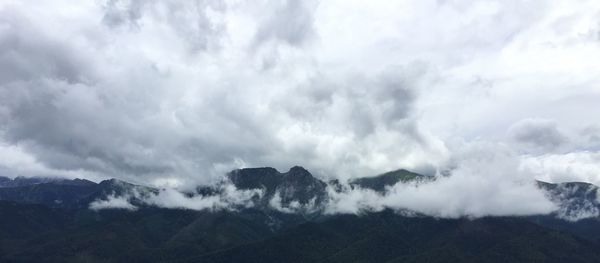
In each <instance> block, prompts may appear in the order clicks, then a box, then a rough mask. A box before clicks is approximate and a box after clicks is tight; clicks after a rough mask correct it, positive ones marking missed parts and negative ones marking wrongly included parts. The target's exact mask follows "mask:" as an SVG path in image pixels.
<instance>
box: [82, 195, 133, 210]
mask: <svg viewBox="0 0 600 263" xmlns="http://www.w3.org/2000/svg"><path fill="white" fill-rule="evenodd" d="M128 199H129V198H128V197H127V196H115V195H109V196H107V197H106V199H98V200H95V201H93V202H91V203H90V205H89V207H90V209H92V210H96V211H97V210H103V209H124V210H130V211H135V210H137V209H138V208H137V206H134V205H132V204H131V203H130V202H129V200H128Z"/></svg>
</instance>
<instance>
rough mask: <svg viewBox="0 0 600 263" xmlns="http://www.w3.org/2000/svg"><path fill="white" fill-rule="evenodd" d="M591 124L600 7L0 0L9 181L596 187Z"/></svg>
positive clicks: (597, 153)
mask: <svg viewBox="0 0 600 263" xmlns="http://www.w3.org/2000/svg"><path fill="white" fill-rule="evenodd" d="M598 116H600V1H597V0H588V1H585V0H553V1H547V0H528V1H522V0H519V1H516V0H514V1H513V0H502V1H500V0H498V1H472V0H471V1H463V0H436V1H433V0H432V1H430V0H418V1H417V0H415V1H348V0H339V1H336V0H330V1H321V2H317V1H310V0H309V1H306V0H304V1H292V0H290V1H210V0H208V1H189V0H185V1H184V0H182V1H153V0H146V1H144V0H131V1H99V0H98V1H33V0H32V1H26V0H15V1H12V0H3V1H1V2H0V174H1V175H5V176H9V177H14V176H18V175H23V176H33V175H48V176H68V177H84V178H88V179H92V180H99V179H103V178H108V177H116V178H121V179H124V180H129V181H133V182H138V183H145V184H153V185H165V184H172V185H181V184H195V183H205V182H209V181H211V180H213V179H214V178H215V177H216V176H218V175H220V174H223V173H224V172H226V171H229V170H231V169H234V168H239V167H254V166H272V167H276V168H277V169H280V170H287V169H288V168H289V167H291V166H293V165H301V166H304V167H306V168H307V169H309V170H310V171H311V172H313V173H315V174H317V175H319V176H322V177H342V178H349V177H353V176H365V175H375V174H378V173H381V172H385V171H388V170H393V169H397V168H408V169H412V170H416V171H419V172H423V173H429V174H435V173H436V172H438V171H447V170H452V171H459V172H458V173H457V174H459V176H458V177H460V175H461V174H462V175H463V177H464V176H465V174H475V175H476V176H479V177H476V178H491V179H489V180H487V181H486V183H485V184H483V185H488V186H490V187H491V186H492V185H491V184H490V182H491V183H493V182H496V181H501V180H503V178H505V177H508V178H513V179H514V178H515V177H514V176H515V175H514V174H518V178H520V179H519V180H521V179H522V178H529V179H533V178H537V179H542V180H546V181H553V182H560V181H587V182H592V183H596V184H600V118H599V117H598ZM507 160H509V161H507ZM469 176H471V175H469ZM469 178H471V177H469ZM469 180H470V181H473V178H471V179H469ZM472 197H473V196H470V197H465V198H467V199H468V198H472ZM465 200H466V199H465Z"/></svg>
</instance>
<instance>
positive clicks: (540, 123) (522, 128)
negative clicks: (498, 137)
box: [508, 119, 568, 152]
mask: <svg viewBox="0 0 600 263" xmlns="http://www.w3.org/2000/svg"><path fill="white" fill-rule="evenodd" d="M508 134H509V137H510V138H511V139H512V140H513V141H514V142H515V143H517V144H520V146H522V147H523V150H524V151H526V152H549V151H552V150H555V149H557V148H559V147H561V146H563V145H565V144H566V143H568V139H567V137H566V136H565V135H563V134H562V132H561V131H559V130H558V127H557V124H556V122H554V121H551V120H544V119H525V120H521V121H519V122H517V123H515V124H513V125H512V126H510V128H509V129H508Z"/></svg>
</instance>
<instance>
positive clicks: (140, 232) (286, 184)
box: [0, 167, 600, 262]
mask: <svg viewBox="0 0 600 263" xmlns="http://www.w3.org/2000/svg"><path fill="white" fill-rule="evenodd" d="M229 178H230V179H231V181H232V182H233V183H234V184H235V185H236V186H237V188H239V189H257V188H258V189H263V190H264V192H265V194H264V196H263V197H260V198H257V200H255V203H256V205H255V206H254V207H253V208H246V209H240V210H236V211H225V210H222V211H209V210H205V211H192V210H182V209H163V208H157V207H153V206H148V205H144V204H143V203H142V202H140V200H135V199H132V200H130V201H131V202H132V203H134V204H135V205H136V206H138V207H140V209H138V210H136V211H127V210H100V211H93V210H89V209H87V206H88V204H89V202H91V201H93V200H96V199H99V198H100V199H102V198H105V197H106V196H107V195H121V194H124V193H130V192H131V191H132V190H133V189H136V191H138V192H142V193H146V194H151V193H155V192H156V191H158V190H157V189H152V188H148V187H141V186H136V185H132V184H128V183H125V182H120V181H116V180H107V181H103V182H101V183H99V184H96V183H93V182H89V181H84V180H62V181H53V180H46V179H43V180H42V179H39V180H35V179H25V178H20V179H17V180H10V179H3V178H1V177H0V200H4V201H0V262H600V244H599V243H598V240H599V237H600V224H599V222H600V221H598V219H597V218H591V219H585V220H581V221H577V222H569V221H565V220H562V219H557V218H555V217H554V216H537V217H525V218H516V217H496V218H480V219H467V218H462V219H436V218H431V217H425V216H414V217H407V216H403V215H400V214H396V213H394V212H393V211H388V210H386V211H382V212H376V213H375V212H374V213H366V214H363V215H326V214H322V213H320V212H312V213H282V212H279V211H278V210H276V209H271V208H269V206H268V202H267V200H269V199H271V198H272V197H273V196H275V195H279V196H281V203H282V204H284V205H285V204H289V203H291V202H299V203H300V204H306V203H309V202H313V203H316V204H317V205H318V204H319V203H320V202H323V200H326V199H327V191H326V187H327V185H326V184H325V183H324V182H322V181H321V180H319V179H317V178H314V177H313V176H312V175H311V174H310V173H309V172H308V171H306V170H304V169H303V168H301V167H294V168H292V169H291V170H290V171H288V172H286V173H280V172H278V171H277V170H275V169H272V168H254V169H242V170H236V171H234V172H232V173H230V174H229ZM430 178H431V177H426V176H422V175H418V174H414V173H411V172H408V171H405V170H398V171H394V172H390V173H386V174H383V175H381V176H378V177H374V178H368V179H359V180H355V181H353V182H351V186H352V187H362V188H369V189H373V190H376V191H383V190H384V189H385V187H386V186H390V185H393V184H395V183H397V182H408V181H413V180H423V181H425V182H426V181H430V180H432V179H430ZM540 185H541V187H543V188H544V189H546V190H548V191H550V192H552V193H553V194H556V196H557V198H562V199H564V200H568V201H569V202H567V206H565V211H570V210H569V209H571V210H573V211H574V210H575V209H577V208H581V207H586V206H589V205H590V204H591V201H592V200H596V188H595V187H594V186H592V185H587V184H578V183H570V184H560V185H555V184H546V183H540ZM218 191H219V190H218V189H213V188H210V187H207V188H201V189H198V193H200V194H202V193H215V192H218Z"/></svg>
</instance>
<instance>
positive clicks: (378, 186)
mask: <svg viewBox="0 0 600 263" xmlns="http://www.w3.org/2000/svg"><path fill="white" fill-rule="evenodd" d="M434 179H435V177H433V176H425V175H421V174H418V173H413V172H411V171H408V170H404V169H400V170H395V171H391V172H387V173H384V174H381V175H378V176H373V177H363V178H358V179H354V180H352V181H350V185H352V186H358V187H362V188H365V189H371V190H374V191H378V192H383V191H384V190H385V188H386V187H389V186H393V185H395V184H397V183H407V182H428V181H432V180H434Z"/></svg>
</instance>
